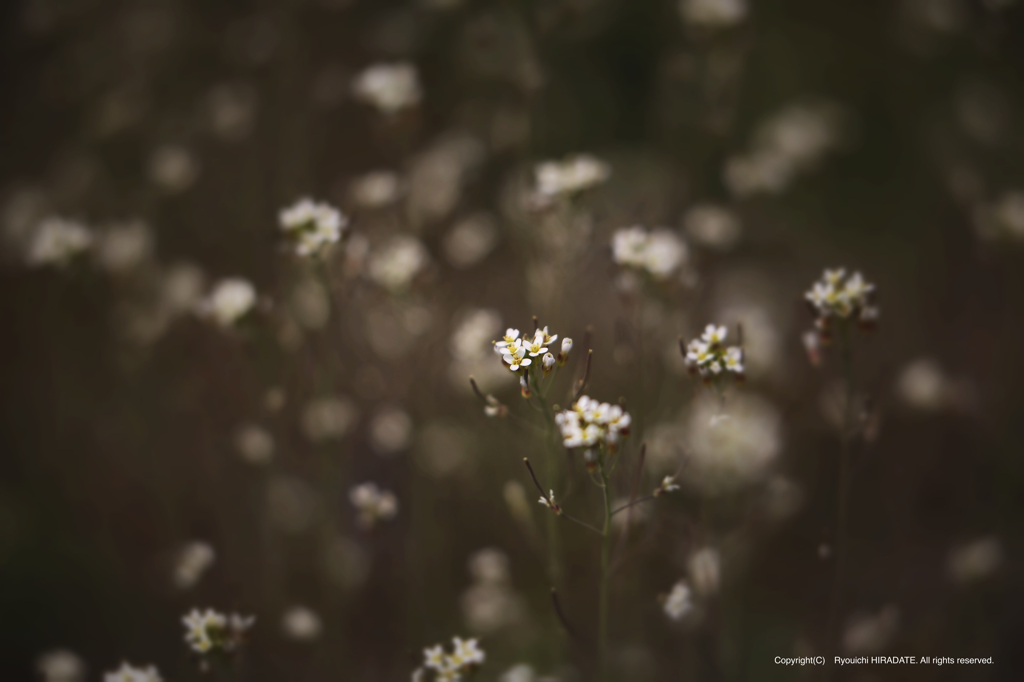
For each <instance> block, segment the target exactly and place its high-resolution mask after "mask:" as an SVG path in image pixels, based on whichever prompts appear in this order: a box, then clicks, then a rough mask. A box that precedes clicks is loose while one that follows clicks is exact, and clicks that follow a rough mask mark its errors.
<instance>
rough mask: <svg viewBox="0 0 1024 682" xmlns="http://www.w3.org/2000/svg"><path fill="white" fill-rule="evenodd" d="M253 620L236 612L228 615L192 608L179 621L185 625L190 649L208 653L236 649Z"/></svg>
mask: <svg viewBox="0 0 1024 682" xmlns="http://www.w3.org/2000/svg"><path fill="white" fill-rule="evenodd" d="M255 620H256V618H255V617H254V616H240V615H238V614H237V613H232V614H231V615H230V616H228V615H225V614H223V613H218V612H217V611H214V610H213V609H207V610H206V611H200V610H199V609H192V611H191V612H190V613H188V614H186V615H185V616H184V617H183V618H182V619H181V622H182V623H184V625H185V642H186V643H187V644H188V645H189V647H190V648H191V649H192V651H195V652H196V653H198V654H209V653H212V652H215V651H222V652H224V653H230V652H232V651H234V650H235V649H237V648H238V647H239V645H241V644H242V641H243V640H244V639H245V633H246V631H247V630H248V629H249V628H251V627H252V624H253V623H254V622H255Z"/></svg>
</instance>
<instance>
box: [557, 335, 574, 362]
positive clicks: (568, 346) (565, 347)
mask: <svg viewBox="0 0 1024 682" xmlns="http://www.w3.org/2000/svg"><path fill="white" fill-rule="evenodd" d="M571 350H572V339H570V338H569V337H568V336H567V337H565V338H564V339H562V352H561V353H559V354H558V364H559V365H564V364H565V363H566V361H567V360H568V359H569V351H571Z"/></svg>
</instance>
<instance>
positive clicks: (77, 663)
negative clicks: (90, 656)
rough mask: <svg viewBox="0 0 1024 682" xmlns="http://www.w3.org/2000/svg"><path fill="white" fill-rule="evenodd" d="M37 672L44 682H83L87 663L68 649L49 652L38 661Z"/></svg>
mask: <svg viewBox="0 0 1024 682" xmlns="http://www.w3.org/2000/svg"><path fill="white" fill-rule="evenodd" d="M36 670H37V671H39V674H40V675H42V677H43V682H82V680H83V679H84V677H85V662H84V661H83V660H82V659H81V658H79V656H78V655H77V654H75V653H74V652H72V651H68V650H67V649H56V650H54V651H47V652H46V653H44V654H43V655H41V656H40V657H39V658H38V659H37V660H36Z"/></svg>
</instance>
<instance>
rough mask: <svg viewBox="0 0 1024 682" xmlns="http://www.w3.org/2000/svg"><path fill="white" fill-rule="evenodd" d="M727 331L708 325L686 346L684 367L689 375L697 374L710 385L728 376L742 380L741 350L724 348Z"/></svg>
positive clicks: (731, 347)
mask: <svg viewBox="0 0 1024 682" xmlns="http://www.w3.org/2000/svg"><path fill="white" fill-rule="evenodd" d="M728 335H729V331H728V330H727V329H726V328H725V327H717V326H715V325H713V324H709V325H708V326H707V327H706V328H705V329H704V333H703V334H702V335H701V337H700V338H699V339H694V340H693V341H691V342H690V343H689V344H687V346H686V366H687V368H688V369H689V371H690V373H691V374H699V375H700V376H701V378H702V379H703V380H704V383H706V384H710V383H712V382H715V381H718V380H720V379H723V378H725V377H726V376H729V375H730V374H731V375H732V376H733V377H735V378H736V379H737V380H740V381H741V380H742V379H743V349H742V348H741V347H739V346H726V345H725V339H726V337H727V336H728Z"/></svg>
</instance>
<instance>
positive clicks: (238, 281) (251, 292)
mask: <svg viewBox="0 0 1024 682" xmlns="http://www.w3.org/2000/svg"><path fill="white" fill-rule="evenodd" d="M255 305H256V288H255V287H254V286H253V285H252V283H250V282H249V281H248V280H245V279H242V278H239V277H233V278H228V279H222V280H221V281H219V282H217V284H216V285H214V287H213V290H212V291H211V292H210V294H209V295H208V296H207V297H206V298H204V299H203V300H201V301H200V302H199V303H198V306H197V311H198V313H199V314H200V315H201V316H202V317H206V318H209V319H212V320H213V321H214V322H216V323H217V324H218V325H220V326H221V327H230V326H232V325H234V324H235V323H236V322H238V321H239V320H240V319H241V318H242V317H244V316H245V314H246V313H248V312H249V311H250V310H252V308H253V306H255Z"/></svg>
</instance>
